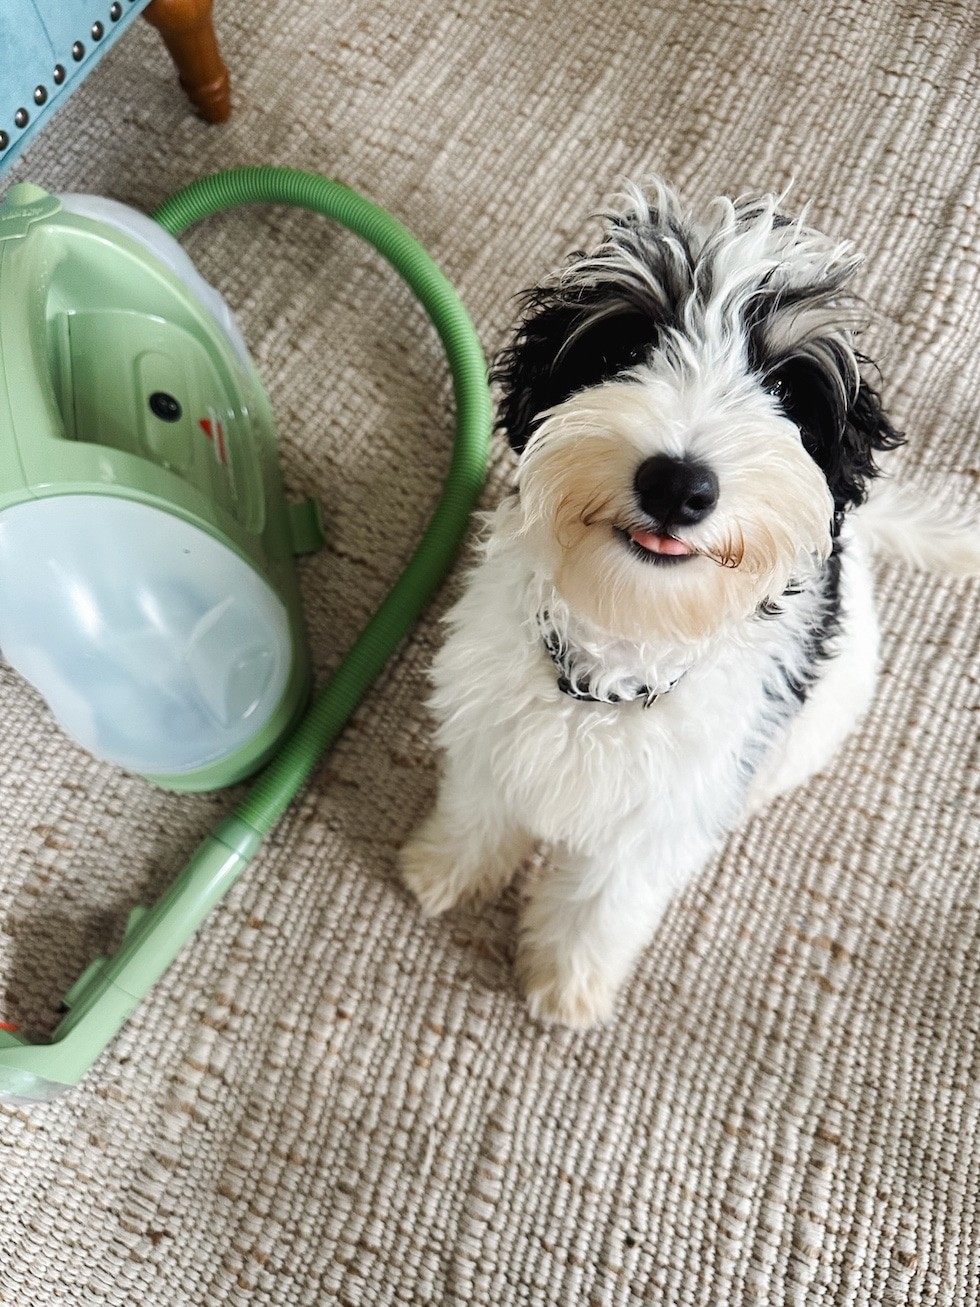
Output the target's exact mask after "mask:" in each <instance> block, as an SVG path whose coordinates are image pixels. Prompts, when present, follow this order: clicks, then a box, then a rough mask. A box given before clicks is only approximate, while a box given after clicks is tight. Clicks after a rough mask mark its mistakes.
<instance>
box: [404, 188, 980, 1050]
mask: <svg viewBox="0 0 980 1307" xmlns="http://www.w3.org/2000/svg"><path fill="white" fill-rule="evenodd" d="M779 206H780V200H779V198H778V197H776V196H772V195H768V196H763V197H761V198H748V199H739V200H735V201H731V200H727V199H719V200H716V201H715V202H714V204H712V205H711V206H709V208H708V209H707V211H706V212H704V213H703V214H701V215H695V214H691V213H688V212H687V211H686V210H685V209H684V208H683V207H682V206H681V204H680V202H679V200H678V198H677V196H676V195H675V194H674V193H673V192H672V191H671V190H670V189H669V188H668V187H667V186H665V185H663V184H660V183H657V184H655V185H654V186H653V187H652V188H651V190H650V191H649V192H648V193H647V194H643V193H641V192H640V191H639V190H637V189H631V190H630V192H629V194H628V195H627V197H626V202H625V206H624V207H622V208H621V209H620V210H619V211H617V212H615V213H613V214H610V215H608V216H607V219H606V233H605V239H604V240H603V242H602V243H601V245H600V246H599V247H598V249H596V250H595V251H594V252H593V253H591V254H578V255H575V256H574V257H573V258H572V259H571V261H570V262H569V264H568V265H567V267H566V268H565V269H564V270H563V271H562V272H561V273H560V274H559V275H557V276H556V277H554V278H552V279H551V280H549V281H548V282H547V283H546V284H544V285H542V286H541V287H539V288H537V289H535V290H534V291H532V292H530V293H529V294H528V295H527V297H526V300H525V305H524V316H523V319H522V321H521V323H520V325H519V327H518V329H517V332H516V335H515V338H514V343H513V345H512V346H511V347H510V348H509V349H508V350H507V351H505V353H504V354H503V356H502V358H501V361H500V364H499V366H498V368H497V370H496V373H495V377H496V380H497V382H498V384H499V386H500V389H501V393H502V399H501V406H500V419H501V425H502V426H503V427H504V429H505V430H506V433H507V436H508V439H509V441H510V443H511V445H512V447H513V449H514V450H515V452H516V453H517V454H518V455H519V458H520V461H519V465H518V475H517V487H518V488H517V493H516V494H515V495H513V496H512V497H510V498H508V499H507V500H506V501H505V502H504V503H503V504H502V505H501V506H500V508H499V509H498V511H497V512H496V514H495V515H494V516H493V518H492V520H491V522H490V530H489V533H488V536H487V539H486V542H485V544H484V545H483V548H482V552H481V556H480V559H479V561H478V563H477V565H476V567H475V568H474V570H473V571H472V574H471V575H470V577H469V581H468V585H467V587H466V591H465V593H464V595H463V597H462V599H461V600H460V601H459V603H458V604H457V605H456V606H455V608H454V609H453V610H452V612H451V613H450V614H449V617H448V619H447V620H448V628H449V634H448V639H447V641H446V644H445V646H444V647H443V649H442V651H441V652H440V654H439V655H438V657H437V659H436V661H435V666H434V669H433V679H434V685H435V690H434V694H433V697H432V701H431V703H432V709H433V712H434V714H435V716H436V719H437V722H438V731H437V740H438V743H439V745H440V747H441V749H442V750H443V751H444V754H445V765H444V769H443V777H442V784H441V787H440V791H439V797H438V801H437V804H436V807H435V810H434V811H433V813H432V814H431V815H430V816H429V817H428V818H427V819H426V820H425V821H424V822H423V823H422V825H421V826H420V828H419V829H418V830H417V831H416V833H415V834H414V835H413V837H412V838H411V840H410V841H409V842H408V844H407V846H406V848H405V849H404V850H403V854H402V867H403V874H404V878H405V881H406V883H407V884H408V886H409V887H410V888H411V890H412V891H413V893H414V894H415V895H416V896H417V898H418V900H419V902H420V903H421V905H422V908H423V910H424V911H425V912H427V913H429V914H437V913H440V912H443V911H445V910H447V909H450V908H452V907H454V906H455V905H456V904H457V903H459V902H460V901H461V900H463V899H469V898H473V897H486V896H489V895H493V894H495V893H496V892H497V891H499V890H500V889H501V887H502V886H503V885H504V884H506V882H507V881H508V880H509V879H510V877H511V876H512V875H513V873H514V871H515V868H516V867H517V866H518V865H519V863H520V862H521V860H522V859H523V858H524V857H525V856H526V855H527V853H528V851H529V850H530V848H531V847H532V845H533V844H534V842H536V841H540V840H544V841H547V842H549V843H550V844H551V845H553V846H554V847H553V857H552V858H551V859H550V860H549V862H548V865H547V867H546V869H545V872H544V874H543V875H542V876H541V877H540V878H537V879H535V881H534V883H533V884H532V885H531V886H530V891H529V892H530V897H529V901H528V902H527V904H526V907H525V909H524V913H523V918H522V922H521V939H520V947H519V952H518V971H519V973H520V977H521V980H522V983H523V986H524V989H525V992H526V995H527V999H528V1004H529V1006H530V1010H531V1012H532V1014H533V1015H534V1016H536V1017H538V1018H541V1019H544V1020H551V1021H559V1022H564V1023H566V1024H569V1025H577V1026H584V1025H588V1024H589V1023H591V1022H593V1021H595V1020H597V1019H601V1018H604V1017H607V1016H608V1015H609V1014H610V1012H611V1011H612V1008H613V1003H614V1000H615V996H616V993H617V990H618V989H619V987H620V985H621V984H622V983H623V981H624V980H625V979H626V977H627V976H628V974H629V971H630V969H631V967H632V965H633V963H634V961H635V958H636V956H637V954H638V952H639V950H640V949H641V948H642V947H643V945H644V944H645V943H646V942H647V941H648V940H649V939H650V937H651V935H652V933H653V931H654V929H655V927H656V924H657V922H658V920H659V918H660V916H661V914H662V913H663V910H664V908H665V906H666V904H667V902H668V901H669V899H670V897H671V896H672V895H673V894H674V893H675V892H676V891H677V890H678V889H679V888H680V887H682V886H683V885H684V884H686V883H687V882H688V880H689V879H690V878H691V876H692V875H693V874H695V873H696V872H697V871H698V869H699V868H700V867H702V866H703V865H704V863H705V861H706V860H707V859H708V858H709V857H710V855H711V854H712V853H713V852H714V851H715V850H716V849H717V847H718V845H719V843H720V842H721V841H722V840H723V839H724V837H725V836H726V834H727V833H728V832H730V831H731V830H732V829H733V827H735V826H736V825H737V823H738V822H739V821H740V820H741V819H742V818H743V816H744V815H745V813H746V812H748V811H752V810H754V809H756V808H758V807H759V806H761V805H762V804H763V803H765V802H766V801H767V800H768V799H770V798H771V797H772V796H773V795H775V794H778V793H780V792H781V791H783V790H786V789H789V788H791V787H792V786H795V785H798V784H800V783H801V782H803V781H805V780H806V779H807V778H808V777H809V776H811V775H812V774H813V773H814V772H815V771H817V770H819V769H820V768H822V767H824V766H825V765H826V764H827V763H828V761H829V760H830V758H831V757H832V755H833V753H834V751H835V750H836V749H837V748H838V746H839V745H840V743H841V742H842V740H843V739H844V737H845V736H846V735H847V733H848V732H849V731H850V730H851V729H852V728H853V726H854V724H855V723H856V722H857V720H858V719H859V718H860V716H861V714H862V713H863V712H864V710H865V709H866V708H867V706H868V703H869V702H870V699H871V696H872V693H873V690H874V685H875V669H876V662H877V647H878V633H877V625H876V621H875V616H874V606H873V597H872V588H871V572H870V567H869V560H868V551H867V546H868V544H869V543H872V544H873V543H875V542H876V541H877V542H878V543H881V544H883V545H885V546H888V547H890V548H891V549H892V551H893V552H898V553H900V554H903V555H904V556H906V557H907V558H909V559H911V560H913V561H918V562H925V563H926V564H928V565H932V566H934V567H936V568H937V570H940V571H945V572H948V573H957V574H972V573H977V572H980V531H978V529H977V527H976V524H975V523H973V522H972V521H959V520H957V521H952V520H950V517H949V514H947V513H946V512H944V511H943V510H940V509H938V508H937V507H936V506H928V505H923V504H921V503H918V502H915V503H914V511H913V512H909V511H908V510H909V503H910V501H909V499H908V497H907V496H906V497H904V498H903V496H902V494H901V493H900V492H898V491H896V490H894V489H890V490H889V492H888V493H887V494H885V495H883V496H881V497H880V498H879V500H878V503H877V505H875V504H874V503H872V504H869V505H867V507H865V508H864V509H862V505H864V504H865V501H866V499H867V497H868V491H869V487H870V485H871V482H872V480H873V478H874V477H875V476H876V474H877V471H878V468H877V464H876V456H877V455H879V454H881V453H884V452H886V451H890V450H893V449H895V448H896V447H897V446H899V445H900V444H901V443H902V438H901V437H900V436H899V435H898V433H897V432H896V431H895V429H894V427H893V426H892V424H891V422H890V421H889V419H888V417H887V416H886V415H885V413H884V412H883V410H882V407H881V403H880V400H879V397H878V394H877V392H876V391H875V389H873V388H872V386H871V385H870V384H869V381H868V371H869V367H868V364H867V361H866V360H865V359H864V358H863V357H862V356H861V354H860V353H859V352H858V350H857V348H856V346H855V335H856V332H857V329H858V327H859V325H860V320H861V316H862V315H861V313H860V311H859V309H858V307H857V302H856V301H855V300H854V299H852V298H851V297H850V296H849V295H848V294H847V291H846V286H847V284H848V282H849V281H850V279H851V277H852V275H853V273H854V270H855V268H856V266H857V262H858V260H857V259H856V258H855V256H854V255H853V253H852V252H851V250H850V248H849V247H848V246H847V245H846V244H841V243H838V242H835V241H833V240H830V239H828V238H827V237H825V236H823V235H821V234H820V233H819V232H817V231H815V230H814V229H812V228H811V227H809V226H808V225H806V223H805V222H804V220H803V219H799V220H796V221H790V220H789V219H787V218H786V217H785V216H783V214H782V213H781V211H780V207H779ZM903 519H904V525H903Z"/></svg>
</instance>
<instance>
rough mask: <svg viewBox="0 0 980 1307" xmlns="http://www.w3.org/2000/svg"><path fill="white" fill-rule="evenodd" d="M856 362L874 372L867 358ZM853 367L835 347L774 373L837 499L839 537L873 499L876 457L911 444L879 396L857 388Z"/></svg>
mask: <svg viewBox="0 0 980 1307" xmlns="http://www.w3.org/2000/svg"><path fill="white" fill-rule="evenodd" d="M856 361H857V363H858V365H859V366H861V367H869V366H871V365H869V363H868V360H867V359H865V358H863V357H861V356H858V357H857V360H856ZM848 362H849V360H848V359H846V358H845V357H844V355H843V350H842V349H837V348H834V347H832V346H829V347H827V348H826V349H825V352H824V354H823V355H822V356H821V357H820V359H819V360H818V359H817V358H815V357H813V356H812V355H799V356H796V357H792V358H789V359H787V360H785V361H784V362H783V363H781V364H779V365H777V366H776V367H775V368H774V369H772V371H771V372H770V373H769V382H770V383H771V385H772V388H773V392H774V394H775V395H776V396H777V398H778V399H779V402H780V404H781V405H782V407H783V408H784V409H785V411H786V413H787V415H788V416H789V417H790V418H792V420H793V421H794V422H795V423H796V425H797V427H798V428H799V431H800V437H801V439H802V441H803V446H804V448H805V449H806V450H807V452H808V453H809V454H810V457H811V458H812V459H813V460H814V462H815V463H816V464H817V466H818V467H819V468H820V469H821V470H822V472H823V474H824V476H825V477H826V478H827V485H828V487H829V489H830V492H831V494H832V495H833V497H834V529H835V534H836V533H837V532H838V531H839V530H840V526H841V522H842V521H843V518H844V514H845V512H846V511H847V510H848V509H849V508H854V507H856V506H857V505H858V504H863V503H864V501H865V499H866V498H867V494H868V482H869V481H870V480H872V478H874V477H875V476H877V475H878V467H877V465H876V463H875V458H874V456H875V454H877V453H880V452H882V451H884V450H889V449H896V448H897V447H898V446H899V445H902V444H904V443H905V437H904V436H903V435H901V433H900V432H898V431H896V430H895V428H894V427H893V426H892V424H891V421H890V420H889V418H888V416H887V414H886V413H885V411H884V409H883V408H882V404H881V398H880V396H879V395H878V392H877V391H876V390H874V389H872V387H871V386H870V385H869V384H868V383H867V381H865V380H864V378H863V377H861V378H860V379H859V381H858V384H857V386H856V387H855V386H854V384H853V381H852V380H851V379H850V375H851V374H852V373H853V369H851V368H849V367H848Z"/></svg>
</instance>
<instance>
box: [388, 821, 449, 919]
mask: <svg viewBox="0 0 980 1307" xmlns="http://www.w3.org/2000/svg"><path fill="white" fill-rule="evenodd" d="M433 827H434V818H433V817H428V818H427V819H426V820H425V821H424V822H423V823H422V825H421V826H419V828H418V829H417V830H416V831H415V833H414V834H413V835H411V836H410V837H409V839H408V841H407V843H406V844H405V845H404V847H403V848H402V850H401V852H400V853H399V855H398V862H399V868H400V870H401V878H402V883H403V884H404V885H405V887H406V888H407V889H408V891H409V892H410V893H411V894H413V895H414V896H415V898H416V899H417V900H418V904H419V907H420V908H421V909H422V913H423V915H424V916H426V917H438V916H441V915H442V913H443V912H449V911H450V909H451V908H454V907H455V906H456V905H457V903H459V901H460V899H462V898H464V897H465V887H464V886H462V885H461V884H460V879H459V877H458V875H457V874H456V868H455V864H454V860H453V859H452V858H451V857H450V856H449V855H448V854H447V851H446V848H445V846H444V845H442V844H441V843H440V842H439V841H438V840H437V839H436V838H434V836H435V831H434V829H433Z"/></svg>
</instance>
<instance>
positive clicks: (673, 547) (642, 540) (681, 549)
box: [630, 531, 691, 555]
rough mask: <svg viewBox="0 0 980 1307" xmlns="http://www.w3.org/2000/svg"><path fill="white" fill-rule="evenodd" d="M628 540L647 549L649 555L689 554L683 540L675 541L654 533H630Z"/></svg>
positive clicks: (687, 546) (671, 537)
mask: <svg viewBox="0 0 980 1307" xmlns="http://www.w3.org/2000/svg"><path fill="white" fill-rule="evenodd" d="M630 538H631V539H632V540H634V541H635V542H636V543H637V544H638V545H640V546H641V548H643V549H649V551H650V553H651V554H676V555H680V554H689V553H690V552H691V547H690V545H686V544H685V543H684V541H683V540H675V539H674V538H673V536H658V535H657V534H656V533H655V532H654V531H631V532H630Z"/></svg>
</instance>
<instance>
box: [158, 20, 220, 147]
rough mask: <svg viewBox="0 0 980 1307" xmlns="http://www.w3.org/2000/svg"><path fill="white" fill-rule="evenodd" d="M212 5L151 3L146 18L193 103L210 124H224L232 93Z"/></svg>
mask: <svg viewBox="0 0 980 1307" xmlns="http://www.w3.org/2000/svg"><path fill="white" fill-rule="evenodd" d="M212 4H213V0H151V3H150V4H148V5H147V7H146V8H145V9H144V10H143V14H144V17H145V18H146V19H147V20H148V21H149V22H151V23H152V24H153V26H154V27H155V28H156V29H157V31H158V32H159V33H160V35H161V36H162V37H163V41H164V44H165V45H166V47H167V49H168V50H169V51H170V55H171V58H172V59H173V61H174V63H175V64H176V65H177V72H178V74H179V76H180V84H181V86H182V87H183V88H184V90H185V91H186V92H187V96H188V98H189V99H190V101H191V103H192V104H193V105H194V106H195V107H196V108H197V110H198V112H199V113H200V114H201V116H202V117H204V118H206V119H207V121H208V122H209V123H223V122H224V121H225V119H226V118H227V117H228V115H229V114H230V113H231V89H230V86H229V82H228V69H227V68H226V67H225V65H224V62H223V61H222V58H221V53H220V51H219V50H218V41H217V38H216V37H215V34H214V24H213V22H212V20H211V7H212Z"/></svg>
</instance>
